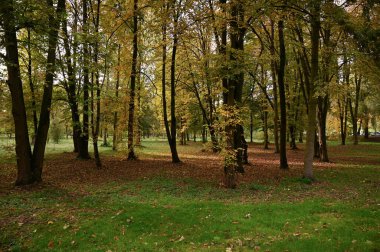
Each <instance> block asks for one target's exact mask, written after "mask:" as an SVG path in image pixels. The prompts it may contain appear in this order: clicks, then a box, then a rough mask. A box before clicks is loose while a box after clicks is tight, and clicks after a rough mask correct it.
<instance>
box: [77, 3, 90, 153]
mask: <svg viewBox="0 0 380 252" xmlns="http://www.w3.org/2000/svg"><path fill="white" fill-rule="evenodd" d="M87 26H88V24H87V0H83V34H84V36H87V35H88V27H87ZM88 54H89V50H88V42H87V38H86V37H85V39H84V41H83V130H82V132H81V133H82V134H81V136H80V141H79V143H80V144H79V151H78V158H80V159H90V154H89V153H88V139H89V114H90V111H89V85H90V79H89V60H88Z"/></svg>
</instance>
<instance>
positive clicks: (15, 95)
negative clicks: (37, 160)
mask: <svg viewBox="0 0 380 252" xmlns="http://www.w3.org/2000/svg"><path fill="white" fill-rule="evenodd" d="M13 4H14V2H13V1H6V2H5V3H4V4H3V5H2V6H1V7H0V10H1V14H2V15H3V27H4V42H5V50H6V66H7V72H8V81H7V84H8V87H9V90H10V92H11V98H12V115H13V120H14V125H15V140H16V157H17V179H16V182H15V184H16V185H17V186H18V185H26V184H31V183H33V182H34V181H35V178H34V176H33V172H32V151H31V147H30V142H29V134H28V124H27V119H26V109H25V102H24V93H23V88H22V81H21V75H20V64H19V59H18V44H17V37H16V27H15V24H16V21H15V18H14V16H15V13H14V7H13Z"/></svg>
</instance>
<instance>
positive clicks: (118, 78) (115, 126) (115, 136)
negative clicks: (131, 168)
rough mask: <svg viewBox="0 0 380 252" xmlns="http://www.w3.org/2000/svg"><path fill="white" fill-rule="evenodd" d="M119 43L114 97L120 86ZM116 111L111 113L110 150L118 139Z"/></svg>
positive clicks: (117, 95)
mask: <svg viewBox="0 0 380 252" xmlns="http://www.w3.org/2000/svg"><path fill="white" fill-rule="evenodd" d="M120 51H121V46H120V44H119V45H118V47H117V70H116V87H115V97H116V99H118V98H119V87H120ZM117 134H118V113H117V110H116V109H115V112H114V113H113V136H112V150H114V151H115V150H117V141H118V137H117Z"/></svg>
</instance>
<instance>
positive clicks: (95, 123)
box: [91, 0, 102, 169]
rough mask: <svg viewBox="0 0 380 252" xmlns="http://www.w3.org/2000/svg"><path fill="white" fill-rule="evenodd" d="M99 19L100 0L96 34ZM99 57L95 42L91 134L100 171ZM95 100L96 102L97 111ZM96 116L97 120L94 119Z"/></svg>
mask: <svg viewBox="0 0 380 252" xmlns="http://www.w3.org/2000/svg"><path fill="white" fill-rule="evenodd" d="M99 17H100V0H97V11H96V18H95V20H94V21H95V23H94V26H95V33H96V34H97V33H98V32H99ZM98 57H99V42H98V40H96V41H95V44H94V63H95V67H96V69H95V73H94V74H95V89H96V94H94V82H93V79H92V83H91V84H92V85H91V112H92V113H91V133H92V145H93V147H94V158H95V164H96V167H97V168H98V169H100V168H101V167H102V163H101V161H100V154H99V148H98V137H99V129H100V91H101V90H100V81H99V69H98V68H99V66H98ZM94 99H95V100H96V110H95V104H94ZM94 115H95V118H94Z"/></svg>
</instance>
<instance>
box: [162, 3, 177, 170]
mask: <svg viewBox="0 0 380 252" xmlns="http://www.w3.org/2000/svg"><path fill="white" fill-rule="evenodd" d="M168 10H169V5H168V4H167V3H166V2H165V4H164V12H168ZM165 14H166V13H165ZM164 19H165V20H164V21H163V25H162V77H161V83H162V111H163V117H164V125H165V131H166V136H167V139H168V142H169V146H170V151H171V154H172V162H173V163H178V162H180V159H179V157H178V153H177V148H176V135H173V134H172V131H171V129H170V128H169V121H168V114H167V105H166V58H167V55H166V54H167V49H166V47H167V46H166V43H167V21H166V18H164ZM175 42H177V41H175ZM173 45H175V47H173V51H175V50H176V43H173ZM172 61H173V57H172ZM174 61H175V53H174ZM171 70H173V68H171ZM174 70H175V67H174ZM172 74H173V75H174V74H175V73H174V72H173V71H172ZM171 79H172V78H171ZM174 81H175V75H174V77H173V83H171V87H172V85H174V88H175V83H174ZM171 96H174V97H175V90H171ZM171 102H172V103H174V105H175V100H173V99H172V101H171ZM173 109H174V113H175V108H173ZM172 112H173V111H172ZM172 119H173V118H172ZM171 124H172V125H175V124H173V122H171ZM172 128H173V127H172ZM174 133H176V132H175V127H174ZM173 142H174V145H173Z"/></svg>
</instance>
